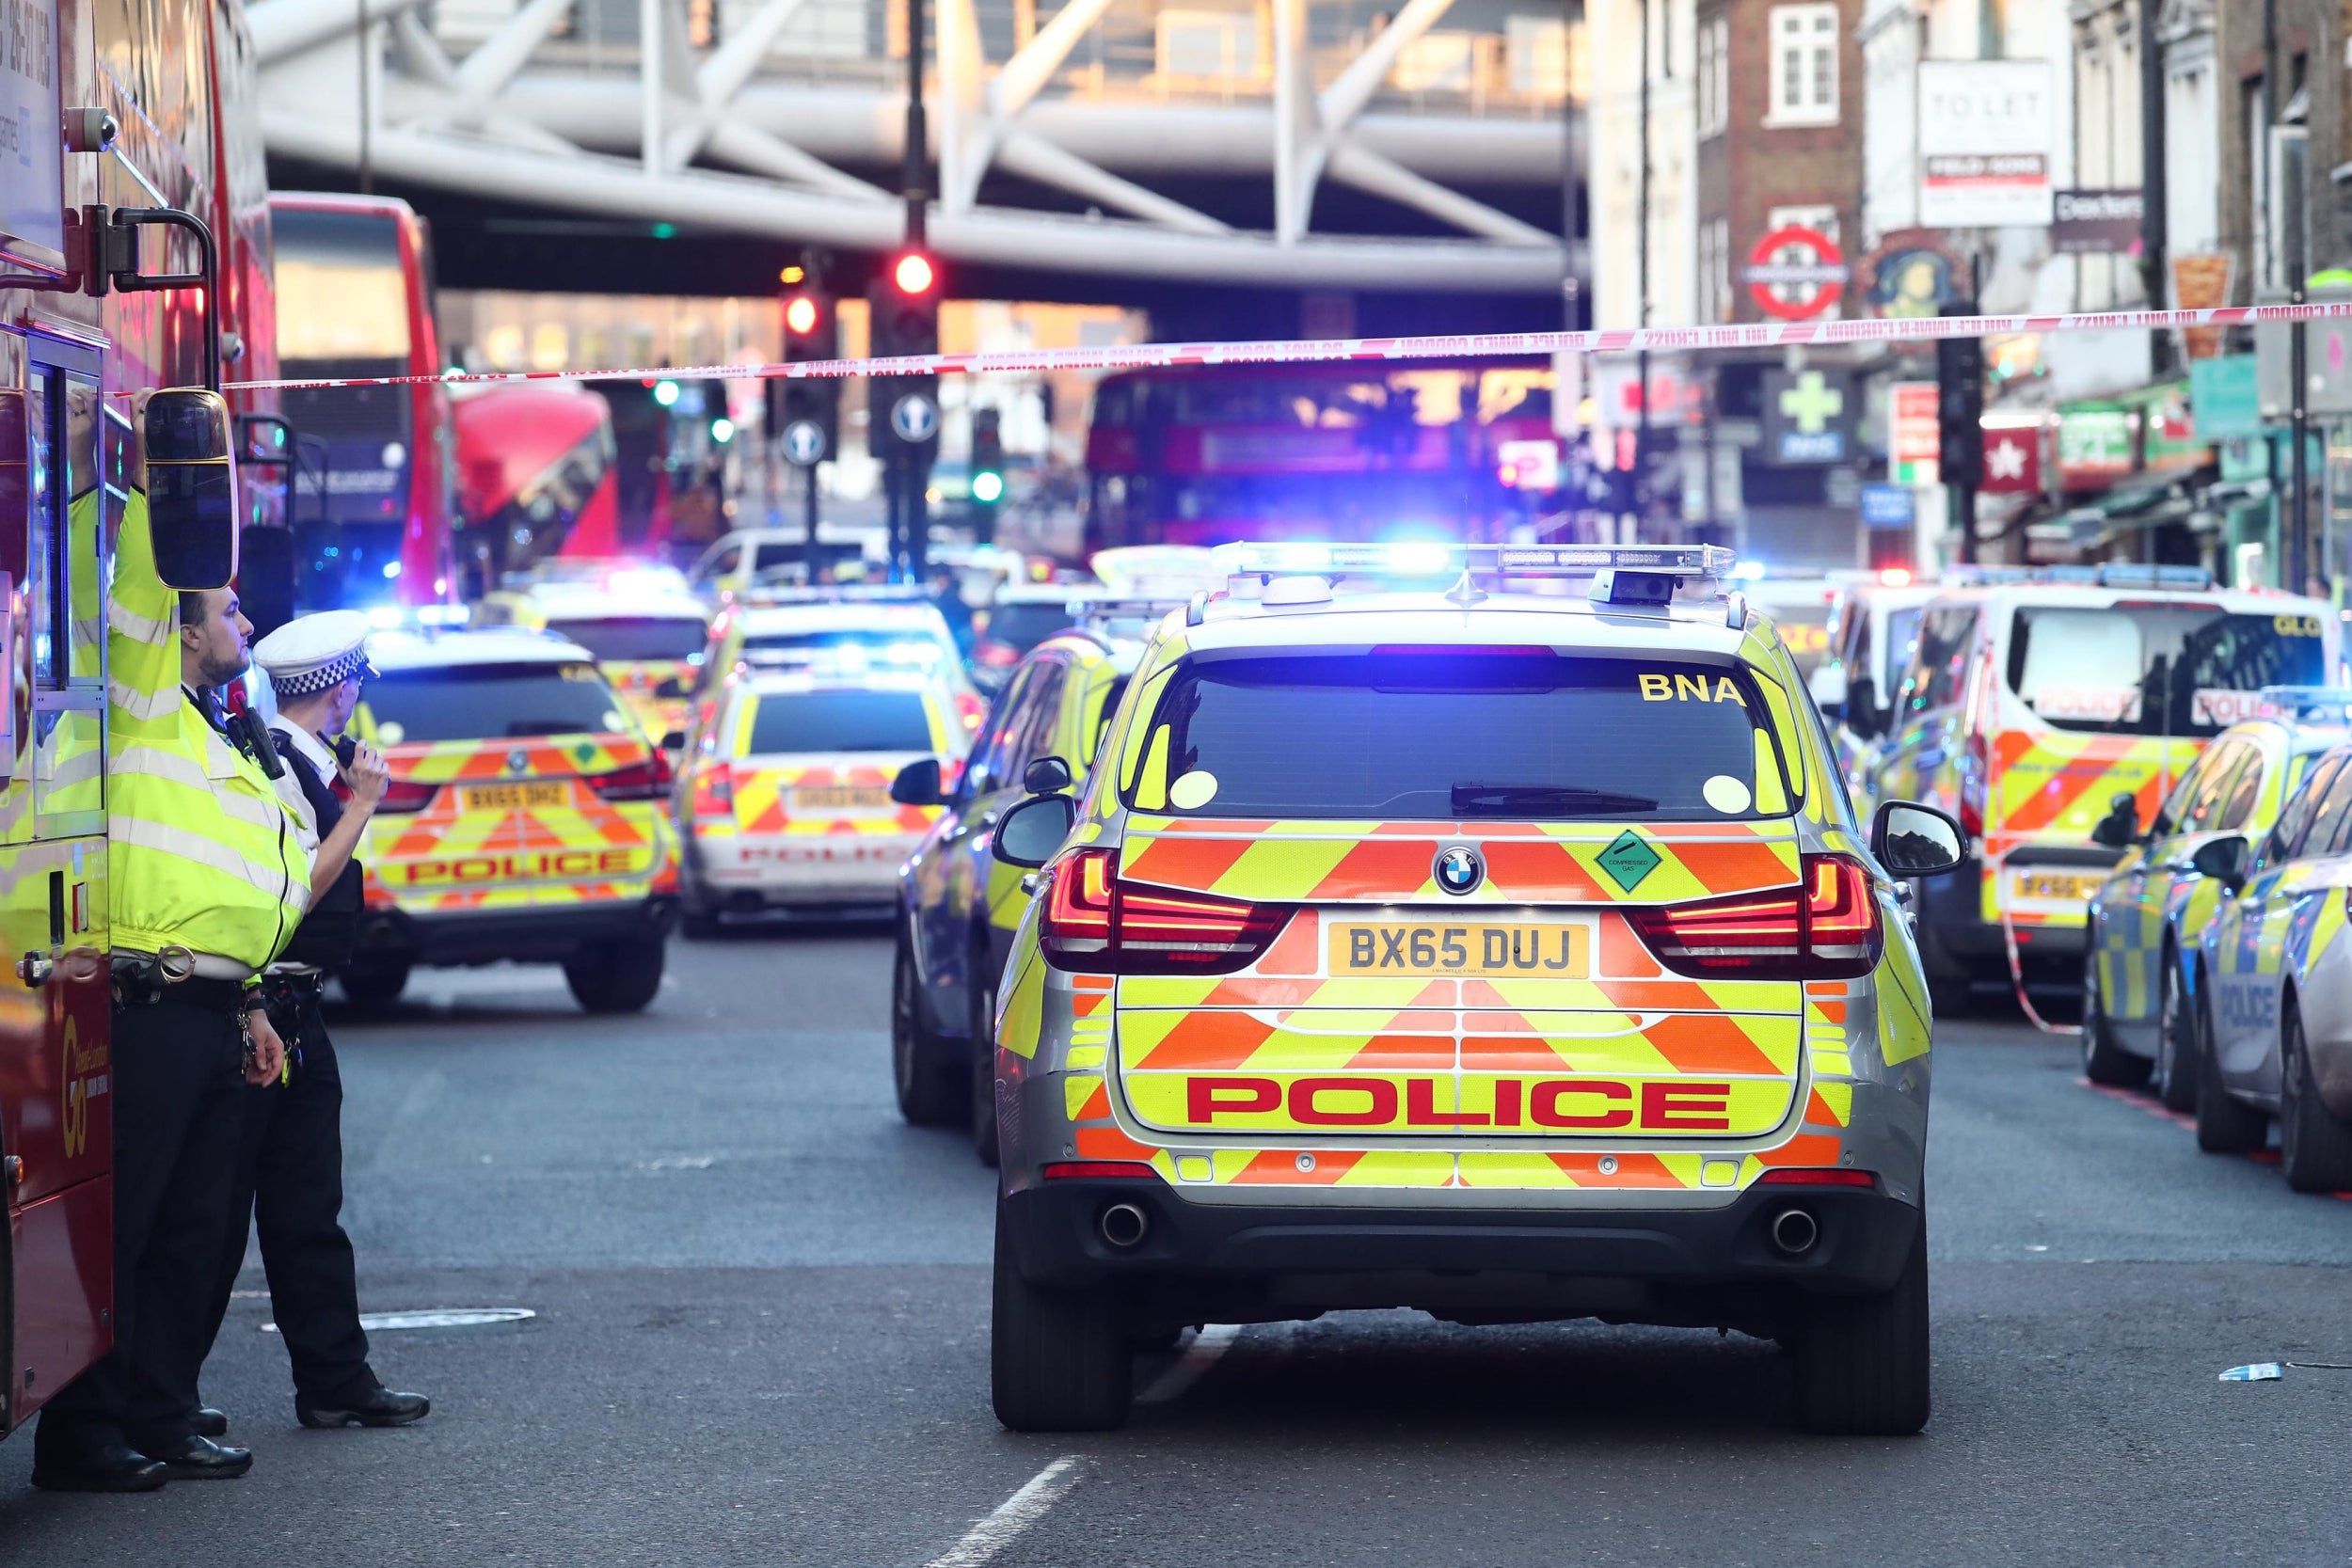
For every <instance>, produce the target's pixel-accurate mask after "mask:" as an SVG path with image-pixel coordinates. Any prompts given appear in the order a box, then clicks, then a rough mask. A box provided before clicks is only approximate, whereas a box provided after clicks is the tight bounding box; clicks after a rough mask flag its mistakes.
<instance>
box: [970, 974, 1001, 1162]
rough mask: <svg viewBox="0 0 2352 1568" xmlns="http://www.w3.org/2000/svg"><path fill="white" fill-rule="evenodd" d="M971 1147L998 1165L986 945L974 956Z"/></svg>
mask: <svg viewBox="0 0 2352 1568" xmlns="http://www.w3.org/2000/svg"><path fill="white" fill-rule="evenodd" d="M969 990H971V993H972V1148H973V1150H974V1151H975V1152H976V1153H977V1154H978V1155H979V1157H980V1164H984V1165H986V1166H988V1167H989V1168H990V1169H992V1170H993V1169H994V1168H995V1166H996V1159H997V1155H996V975H995V974H993V973H992V972H991V970H990V968H989V963H988V954H987V950H986V949H985V948H983V949H981V950H980V951H979V952H977V953H975V954H974V955H973V956H972V984H971V986H970V988H969Z"/></svg>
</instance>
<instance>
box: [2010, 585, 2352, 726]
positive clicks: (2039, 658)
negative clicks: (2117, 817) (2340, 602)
mask: <svg viewBox="0 0 2352 1568" xmlns="http://www.w3.org/2000/svg"><path fill="white" fill-rule="evenodd" d="M2320 631H2321V626H2320V621H2319V618H2318V617H2317V616H2314V615H2232V614H2228V613H2225V612H2224V611H2223V610H2220V609H2219V608H2218V607H2217V606H2200V605H2195V604H2169V603H2161V602H2156V603H2141V604H2132V603H2124V604H2119V605H2115V606H2113V607H2111V608H2106V609H2074V608H2066V609H2059V608H2055V607H2052V608H2029V609H2021V610H2018V611H2017V619H2016V623H2015V625H2014V626H2012V627H2011V628H2010V640H2009V688H2010V690H2011V691H2013V692H2015V693H2016V694H2017V696H2018V697H2019V698H2021V699H2022V700H2023V701H2024V702H2025V703H2026V705H2027V706H2028V707H2030V708H2032V709H2033V711H2034V712H2035V714H2037V715H2038V716H2039V717H2041V718H2042V720H2044V721H2047V722H2048V723H2050V724H2052V725H2054V726H2056V727H2057V728H2058V729H2062V730H2082V731H2088V732H2091V733H2094V734H2101V735H2185V736H2209V735H2218V734H2219V733H2221V731H2223V730H2224V729H2227V728H2228V727H2229V726H2230V725H2232V724H2234V723H2236V722H2238V721H2240V720H2244V719H2250V718H2252V717H2254V715H2255V713H2256V711H2257V707H2258V705H2259V702H2260V698H2259V696H2258V693H2259V692H2260V691H2261V690H2262V689H2263V688H2264V687H2265V686H2320V685H2325V684H2326V683H2327V679H2328V675H2327V668H2326V667H2327V657H2326V654H2327V647H2326V644H2325V643H2324V642H2323V641H2321V637H2320Z"/></svg>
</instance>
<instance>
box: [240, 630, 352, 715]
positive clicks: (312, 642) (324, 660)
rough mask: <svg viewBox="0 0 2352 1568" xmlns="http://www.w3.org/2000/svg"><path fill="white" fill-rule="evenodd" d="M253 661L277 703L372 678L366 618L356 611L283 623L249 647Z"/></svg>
mask: <svg viewBox="0 0 2352 1568" xmlns="http://www.w3.org/2000/svg"><path fill="white" fill-rule="evenodd" d="M253 662H254V663H256V664H258V665H260V666H261V667H262V673H265V674H267V675H268V676H269V684H270V687H271V689H273V690H274V691H276V692H277V693H278V701H280V702H284V701H285V700H287V699H288V698H290V697H308V696H310V695H312V694H313V693H315V692H320V691H325V690H326V689H328V688H330V687H333V686H338V685H340V684H342V682H344V681H347V680H349V679H351V677H352V676H354V675H373V674H374V673H375V671H374V669H373V667H371V666H370V665H369V663H368V618H367V617H366V616H365V615H363V614H361V613H360V612H359V611H358V610H321V611H320V612H319V613H318V614H316V615H305V616H302V617H301V618H299V619H298V620H293V621H289V622H287V623H286V624H285V625H284V626H279V627H278V629H277V630H276V631H274V632H271V633H270V634H269V635H268V636H267V637H264V638H262V641H259V642H257V643H255V644H254V647H253Z"/></svg>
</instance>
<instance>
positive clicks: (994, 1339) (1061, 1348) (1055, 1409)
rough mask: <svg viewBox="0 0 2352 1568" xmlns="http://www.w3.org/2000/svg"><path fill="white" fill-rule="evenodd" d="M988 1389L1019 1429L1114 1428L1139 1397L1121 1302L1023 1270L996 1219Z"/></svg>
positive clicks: (1002, 1416)
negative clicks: (1043, 1281) (1047, 1282)
mask: <svg viewBox="0 0 2352 1568" xmlns="http://www.w3.org/2000/svg"><path fill="white" fill-rule="evenodd" d="M988 1370H989V1393H990V1398H991V1402H993V1404H994V1405H995V1407H996V1418H997V1419H998V1420H999V1421H1002V1422H1003V1423H1004V1424H1005V1425H1006V1426H1007V1427H1009V1428H1010V1429H1011V1430H1013V1431H1014V1432H1109V1431H1111V1430H1113V1429H1114V1428H1116V1427H1120V1426H1123V1425H1124V1424H1125V1423H1126V1420H1127V1409H1128V1406H1129V1405H1130V1404H1131V1403H1133V1402H1134V1399H1135V1358H1134V1355H1133V1354H1132V1353H1131V1352H1130V1351H1129V1349H1128V1347H1127V1330H1126V1325H1125V1323H1122V1322H1121V1321H1120V1311H1119V1307H1118V1304H1117V1302H1115V1301H1114V1300H1113V1299H1112V1298H1111V1297H1110V1296H1109V1295H1108V1294H1107V1293H1106V1292H1104V1291H1101V1290H1092V1291H1086V1290H1079V1291H1051V1290H1046V1289H1044V1288H1042V1287H1040V1286H1036V1285H1032V1284H1030V1283H1029V1282H1028V1281H1027V1280H1026V1279H1024V1278H1023V1277H1022V1276H1021V1264H1020V1261H1019V1259H1016V1258H1015V1257H1014V1256H1013V1250H1012V1243H1011V1242H1010V1240H1009V1238H1008V1237H1007V1236H1006V1234H1005V1224H1004V1219H1003V1216H1002V1215H999V1216H998V1218H997V1222H996V1278H995V1284H994V1289H993V1292H992V1299H991V1310H990V1315H989V1356H988Z"/></svg>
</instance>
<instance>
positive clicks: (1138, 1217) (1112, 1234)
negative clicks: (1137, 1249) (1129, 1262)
mask: <svg viewBox="0 0 2352 1568" xmlns="http://www.w3.org/2000/svg"><path fill="white" fill-rule="evenodd" d="M1094 1225H1095V1228H1096V1229H1098V1230H1100V1231H1101V1232H1102V1233H1103V1240H1104V1241H1105V1242H1107V1243H1110V1244H1111V1245H1112V1246H1115V1247H1117V1248H1118V1249H1119V1250H1120V1251H1121V1252H1125V1251H1126V1250H1127V1249H1128V1248H1130V1247H1134V1246H1139V1245H1141V1244H1142V1243H1143V1238H1144V1237H1145V1236H1146V1235H1148V1234H1150V1232H1151V1229H1152V1216H1151V1215H1149V1214H1147V1213H1145V1212H1143V1211H1142V1210H1141V1209H1138V1208H1136V1206H1135V1205H1134V1204H1132V1203H1114V1204H1112V1205H1111V1206H1110V1207H1109V1208H1107V1209H1105V1210H1104V1211H1103V1217H1102V1218H1101V1219H1099V1220H1097V1221H1095V1222H1094Z"/></svg>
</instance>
